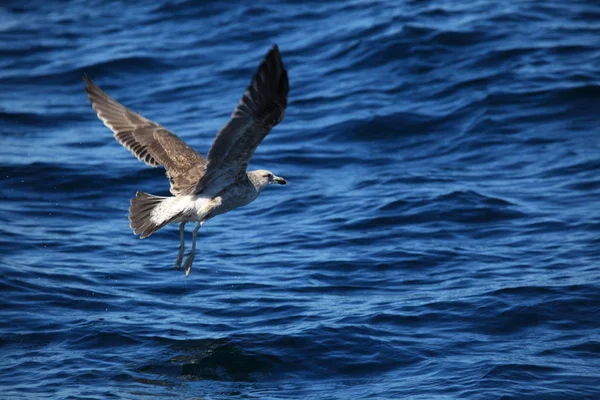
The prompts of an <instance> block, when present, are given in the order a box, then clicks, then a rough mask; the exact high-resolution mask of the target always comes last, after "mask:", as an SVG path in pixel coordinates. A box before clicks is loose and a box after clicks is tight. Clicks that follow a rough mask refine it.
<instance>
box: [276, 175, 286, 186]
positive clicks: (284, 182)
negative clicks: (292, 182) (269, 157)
mask: <svg viewBox="0 0 600 400" xmlns="http://www.w3.org/2000/svg"><path fill="white" fill-rule="evenodd" d="M273 182H275V183H279V184H280V185H285V184H287V181H286V180H285V179H283V178H282V177H280V176H276V177H275V178H273Z"/></svg>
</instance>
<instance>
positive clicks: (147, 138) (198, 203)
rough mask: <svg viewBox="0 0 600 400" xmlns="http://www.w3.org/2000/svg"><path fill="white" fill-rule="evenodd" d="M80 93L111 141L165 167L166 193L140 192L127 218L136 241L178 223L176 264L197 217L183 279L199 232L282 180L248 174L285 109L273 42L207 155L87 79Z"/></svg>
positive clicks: (283, 74)
mask: <svg viewBox="0 0 600 400" xmlns="http://www.w3.org/2000/svg"><path fill="white" fill-rule="evenodd" d="M84 80H85V82H86V87H85V91H86V92H87V94H88V97H89V99H90V101H91V102H92V107H93V108H94V110H96V113H97V114H98V118H100V119H101V120H102V122H104V125H106V126H107V127H108V128H110V129H111V130H112V131H113V132H114V136H115V139H117V141H118V142H119V143H121V144H122V145H123V146H124V147H125V148H127V149H128V150H129V151H131V152H132V153H133V155H135V156H136V157H137V158H138V160H142V161H144V162H145V163H146V164H148V165H150V166H151V167H158V166H163V167H164V168H165V170H166V173H167V177H168V178H169V182H170V184H171V188H170V191H171V194H173V196H171V197H161V196H154V195H152V194H148V193H143V192H137V193H136V196H135V198H134V199H132V200H131V206H130V208H129V221H130V226H131V228H132V229H133V232H134V234H136V235H139V236H140V239H143V238H145V237H148V236H150V235H151V234H153V233H154V232H156V231H157V230H159V229H160V228H162V227H163V226H165V225H167V224H170V223H179V235H180V245H179V253H178V254H177V260H176V262H175V265H176V266H177V269H180V268H181V262H182V260H183V254H184V251H185V241H184V233H185V224H186V223H187V222H197V225H196V227H195V228H194V230H193V231H192V248H191V250H190V253H189V254H188V256H187V258H186V260H185V262H184V264H183V268H184V270H185V275H186V276H188V275H189V273H190V270H191V267H192V263H193V261H194V257H195V255H196V235H197V234H198V230H199V229H200V227H201V226H202V225H204V223H205V222H206V221H208V220H209V219H211V218H213V217H215V216H217V215H219V214H223V213H225V212H228V211H231V210H233V209H235V208H238V207H242V206H245V205H246V204H249V203H251V202H252V201H254V200H255V199H256V198H257V197H258V195H259V194H260V192H261V191H262V190H263V189H265V188H266V187H267V186H269V185H271V184H273V183H278V184H280V185H285V184H286V183H287V182H286V180H285V179H283V178H281V177H279V176H275V175H274V174H273V173H271V172H269V171H266V170H256V171H250V172H247V171H246V169H247V167H248V162H249V161H250V159H251V158H252V155H253V154H254V151H255V150H256V148H257V147H258V145H259V144H260V142H262V140H263V139H264V138H265V136H267V134H268V133H269V132H270V131H271V129H272V128H273V127H274V126H275V125H277V124H278V123H279V122H280V121H281V120H282V119H283V115H284V111H285V108H286V106H287V94H288V76H287V71H286V70H285V68H284V67H283V62H282V61H281V55H280V54H279V49H278V47H277V45H275V46H273V48H272V49H271V50H270V51H269V53H268V54H267V56H266V57H265V59H264V61H263V62H262V64H261V65H260V67H259V68H258V71H257V72H256V74H255V75H254V78H253V79H252V82H251V83H250V86H248V89H246V91H245V92H244V95H243V96H242V98H241V100H240V102H239V103H238V105H237V107H236V108H235V110H233V113H232V114H231V119H230V120H229V121H228V122H227V124H226V125H225V126H224V127H223V128H222V129H221V130H220V131H219V133H218V134H217V136H216V138H215V140H214V142H213V144H212V147H211V148H210V150H209V152H208V156H207V157H206V158H205V157H203V156H202V155H201V154H200V153H198V152H196V150H194V149H192V148H191V147H190V146H188V145H187V144H185V142H184V141H183V140H181V139H180V138H179V137H177V135H175V134H174V133H172V132H170V131H168V130H167V129H165V128H164V127H163V126H161V125H160V124H158V123H156V122H153V121H151V120H149V119H147V118H144V117H143V116H141V115H140V114H138V113H136V112H134V111H132V110H130V109H128V108H126V107H125V106H123V105H122V104H120V103H119V102H117V101H116V100H115V99H113V98H112V97H110V96H109V95H107V94H106V93H104V92H103V91H102V90H101V89H100V88H99V87H98V86H96V84H94V82H92V80H91V79H90V78H89V77H87V76H84Z"/></svg>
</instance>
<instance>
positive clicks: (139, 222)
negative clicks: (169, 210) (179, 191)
mask: <svg viewBox="0 0 600 400" xmlns="http://www.w3.org/2000/svg"><path fill="white" fill-rule="evenodd" d="M167 198H168V197H161V196H154V195H152V194H148V193H144V192H137V193H136V194H135V198H134V199H131V207H129V221H130V224H129V226H131V229H133V233H135V234H136V235H140V239H143V238H145V237H148V236H150V235H152V234H153V233H154V232H156V231H157V230H159V229H160V228H162V227H163V226H165V225H166V224H168V223H169V222H171V220H172V218H169V219H165V220H160V219H157V218H156V217H153V215H152V211H153V210H154V209H155V208H156V207H157V206H158V205H159V204H160V203H161V202H162V201H164V200H165V199H167Z"/></svg>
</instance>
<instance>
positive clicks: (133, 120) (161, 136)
mask: <svg viewBox="0 0 600 400" xmlns="http://www.w3.org/2000/svg"><path fill="white" fill-rule="evenodd" d="M83 79H84V80H85V83H86V86H85V91H86V92H87V94H88V97H89V99H90V101H91V102H92V107H93V108H94V110H96V113H97V114H98V118H100V119H101V120H102V122H104V125H106V126H107V127H108V128H110V130H112V131H113V132H114V136H115V139H117V141H118V142H119V143H121V144H122V145H123V146H124V147H125V148H126V149H127V150H129V151H131V153H133V155H134V156H136V157H137V159H138V160H141V161H144V162H145V163H146V164H148V165H150V166H151V167H158V166H160V165H162V166H164V167H165V169H166V171H167V176H168V177H169V181H170V183H171V189H170V190H171V193H173V194H174V195H178V194H184V193H190V192H192V191H193V189H194V188H195V186H196V184H197V183H198V181H199V180H200V178H201V177H202V175H204V171H205V169H206V159H205V158H204V157H202V155H200V154H199V153H198V152H196V150H194V149H192V148H191V147H190V146H188V145H187V144H185V142H184V141H183V140H181V139H180V138H179V137H177V135H175V134H174V133H171V132H169V131H168V130H167V129H165V128H163V127H162V126H161V125H160V124H157V123H156V122H153V121H150V120H149V119H146V118H144V117H143V116H141V115H140V114H138V113H136V112H134V111H132V110H130V109H128V108H127V107H125V106H124V105H122V104H120V103H119V102H118V101H116V100H115V99H113V98H112V97H110V96H109V95H107V94H106V93H105V92H104V91H102V89H100V88H99V87H98V86H97V85H96V84H95V83H94V82H92V80H91V79H90V78H88V77H87V76H84V77H83Z"/></svg>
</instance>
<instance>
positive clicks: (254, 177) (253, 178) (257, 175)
mask: <svg viewBox="0 0 600 400" xmlns="http://www.w3.org/2000/svg"><path fill="white" fill-rule="evenodd" d="M248 178H249V179H250V182H252V184H253V185H254V187H255V188H256V189H257V190H259V191H261V190H263V189H264V188H266V187H267V186H269V185H272V184H273V183H278V184H280V185H285V184H286V183H287V181H286V180H285V179H283V178H282V177H280V176H277V175H275V174H273V173H272V172H271V171H267V170H266V169H258V170H256V171H252V172H248Z"/></svg>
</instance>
